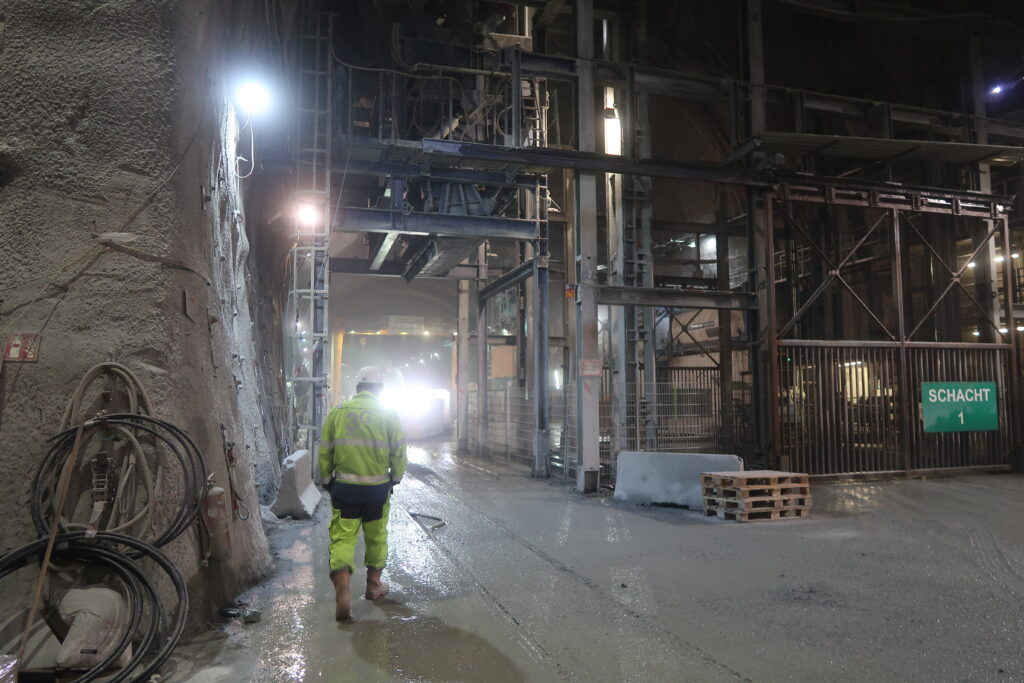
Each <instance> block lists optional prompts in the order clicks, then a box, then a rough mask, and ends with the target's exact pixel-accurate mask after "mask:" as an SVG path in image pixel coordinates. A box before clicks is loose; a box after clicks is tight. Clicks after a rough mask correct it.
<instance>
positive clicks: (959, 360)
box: [758, 181, 1021, 475]
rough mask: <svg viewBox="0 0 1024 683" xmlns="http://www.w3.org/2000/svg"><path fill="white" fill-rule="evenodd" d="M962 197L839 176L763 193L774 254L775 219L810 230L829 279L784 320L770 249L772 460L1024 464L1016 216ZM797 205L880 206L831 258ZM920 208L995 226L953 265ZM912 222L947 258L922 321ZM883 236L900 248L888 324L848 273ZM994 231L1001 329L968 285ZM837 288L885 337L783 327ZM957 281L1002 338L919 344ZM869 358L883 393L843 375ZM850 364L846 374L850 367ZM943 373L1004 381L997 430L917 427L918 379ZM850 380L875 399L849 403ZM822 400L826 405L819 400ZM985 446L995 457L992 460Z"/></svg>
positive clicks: (816, 468)
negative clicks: (883, 187)
mask: <svg viewBox="0 0 1024 683" xmlns="http://www.w3.org/2000/svg"><path fill="white" fill-rule="evenodd" d="M805 188H807V189H805ZM965 194H966V193H946V192H943V191H935V190H930V189H927V188H920V189H914V190H900V191H897V192H895V193H878V194H874V193H873V191H867V192H866V191H865V189H864V188H858V187H857V186H856V185H855V184H851V185H846V184H841V183H833V182H831V181H830V182H827V183H824V182H821V181H819V182H817V183H809V184H805V185H802V186H801V189H800V190H799V191H797V192H794V191H792V186H790V185H780V186H779V187H778V188H777V191H775V192H769V193H765V195H764V201H765V206H766V210H765V212H764V224H763V226H762V229H763V232H764V245H765V248H767V249H769V250H770V252H771V251H774V248H775V247H774V245H775V244H776V239H777V237H778V236H779V234H780V233H779V231H778V230H777V227H778V226H779V225H781V226H782V227H783V228H786V229H788V231H789V233H790V234H791V235H796V236H799V237H801V238H803V241H804V242H805V243H806V245H807V246H808V247H809V248H810V250H811V251H812V252H814V254H816V256H817V258H818V259H820V263H821V264H822V265H823V266H824V269H825V277H824V278H823V279H822V281H821V283H820V284H819V285H818V286H817V287H816V288H815V289H814V291H813V292H811V294H810V295H809V296H808V297H807V298H806V299H805V300H804V301H803V302H802V304H800V305H799V306H797V305H796V303H795V301H794V308H795V310H794V311H793V313H792V315H791V316H790V317H789V318H788V319H785V320H780V319H779V318H778V309H779V306H778V301H777V294H776V260H775V259H774V258H772V256H771V253H769V255H768V257H767V258H766V265H767V271H768V272H767V274H766V277H765V280H766V283H767V285H766V286H767V297H766V298H767V305H766V306H765V307H764V308H763V309H762V310H761V311H760V314H761V315H762V316H766V317H767V321H766V323H767V324H766V325H765V326H764V328H763V330H764V334H763V335H762V337H761V338H760V339H759V340H758V344H759V346H760V347H761V349H762V352H763V355H762V362H764V363H765V364H766V366H767V368H768V392H767V400H768V405H769V411H770V424H769V430H770V431H769V443H770V454H771V460H772V464H773V466H776V467H780V468H782V469H789V468H790V467H793V466H794V465H795V466H797V467H798V468H800V469H808V470H810V471H811V472H812V473H814V474H819V475H838V474H851V473H856V472H857V471H861V470H858V469H857V468H858V467H861V468H868V469H867V470H863V471H888V472H892V471H896V470H901V469H902V470H903V471H907V472H910V471H914V470H931V469H935V468H936V467H970V466H976V467H988V468H999V467H1006V466H1009V465H1010V464H1017V465H1019V463H1014V459H1015V458H1016V457H1018V454H1017V449H1018V441H1019V439H1020V432H1021V430H1020V429H1019V426H1018V425H1016V424H1015V418H1014V416H1015V415H1016V414H1017V411H1018V409H1019V406H1020V398H1019V388H1018V386H1017V375H1018V373H1019V361H1018V353H1019V350H1018V342H1017V341H1016V340H1015V336H1014V335H1013V334H1012V332H1011V330H1012V329H1013V320H1014V318H1013V311H1014V297H1015V292H1014V285H1013V282H1014V280H1013V274H1012V264H1011V261H1012V259H1010V258H1009V255H1010V253H1011V249H1010V229H1009V219H1008V216H1007V213H1006V210H1007V208H1008V206H1009V201H1008V200H1007V198H1004V197H993V196H988V195H977V194H973V193H972V194H970V195H969V196H965ZM886 195H888V196H886ZM800 202H803V203H805V204H814V203H819V204H820V203H827V204H833V205H837V206H849V207H859V208H865V209H867V210H879V211H881V215H879V216H878V217H877V218H876V219H875V220H874V221H872V222H871V223H870V225H869V226H868V228H867V229H866V231H865V232H864V234H863V235H862V236H861V237H860V238H859V239H858V240H857V241H856V243H855V244H854V245H853V246H852V247H851V248H849V249H848V250H847V251H846V253H845V254H842V256H841V257H840V258H839V259H838V260H835V259H834V258H833V257H830V256H829V255H828V254H827V253H825V251H824V250H823V249H822V248H821V247H820V245H819V244H818V243H817V242H816V240H815V239H814V238H813V237H812V236H811V234H810V231H809V230H808V229H807V228H806V226H804V225H803V224H802V223H801V222H800V221H799V220H798V219H797V218H796V217H795V216H794V215H793V211H792V210H791V208H790V207H791V205H792V204H797V203H800ZM911 207H916V208H911ZM924 213H932V214H945V215H948V216H969V217H971V218H975V219H978V218H980V219H985V221H986V223H987V225H986V229H985V231H984V233H983V235H984V237H983V238H981V239H979V240H977V244H976V246H975V248H974V250H973V251H972V252H971V253H970V255H969V256H968V258H967V260H966V261H965V262H964V265H963V266H962V267H960V268H958V269H956V270H954V269H953V268H951V267H950V266H949V265H948V263H946V260H945V259H944V258H943V257H942V256H941V254H940V253H939V250H938V249H936V247H935V246H934V245H933V244H932V243H931V242H930V241H929V240H928V239H926V237H925V235H924V234H923V233H922V231H921V230H919V229H918V228H917V226H915V225H914V223H913V221H912V218H913V216H914V215H919V214H924ZM776 216H778V218H776ZM780 220H781V223H779V221H780ZM907 225H908V226H910V228H911V231H912V232H913V233H914V234H916V235H917V237H918V238H919V239H920V240H921V242H922V244H923V246H924V248H925V250H926V252H927V254H928V258H929V260H930V261H932V260H933V261H934V262H935V263H937V264H938V265H940V266H941V267H942V269H943V270H944V271H945V273H946V274H948V276H949V280H948V282H947V283H945V285H944V287H943V289H942V291H941V292H940V293H939V294H938V296H937V297H936V299H935V301H933V302H932V304H931V306H930V307H929V308H928V310H927V312H926V313H925V314H924V315H923V316H922V317H921V319H920V320H917V321H916V323H915V321H914V320H913V319H910V318H908V316H907V311H906V301H907V281H906V278H907V275H908V273H907V272H906V271H907V265H906V263H907V261H906V253H905V249H906V239H905V236H906V235H907V233H906V232H905V231H904V230H903V227H904V226H907ZM879 234H886V235H887V236H888V239H889V240H890V244H891V249H892V251H891V255H892V258H891V261H890V263H891V268H892V274H893V281H892V287H893V290H892V291H893V300H894V302H895V307H896V326H895V329H892V328H891V327H890V326H887V325H886V324H885V323H884V322H883V320H882V317H883V315H882V313H881V312H880V311H878V310H877V308H873V307H872V306H871V305H869V303H868V302H865V301H864V300H863V299H862V297H860V296H859V295H858V294H857V292H856V290H855V288H854V287H853V286H852V285H851V283H850V282H849V281H848V280H847V279H846V278H845V277H844V274H843V271H844V268H847V267H848V265H849V264H850V263H851V262H852V260H853V259H854V258H855V256H856V255H857V252H858V250H859V249H861V247H862V245H864V244H865V243H866V242H867V241H868V240H869V238H871V237H872V236H874V235H879ZM993 238H997V239H998V240H999V245H1000V248H1001V249H1002V253H1003V254H1004V258H1003V259H1002V266H1003V268H1002V275H1003V282H1004V288H1003V292H1002V297H1001V299H1000V301H1001V304H1002V315H1003V319H1004V322H1003V326H1002V327H1001V326H1000V324H999V322H998V320H996V319H995V318H994V316H993V314H992V312H991V311H989V310H986V309H985V307H984V306H982V305H981V304H980V303H979V301H978V300H977V298H976V297H975V296H973V295H972V294H971V292H970V291H969V290H968V289H967V288H966V286H965V285H964V284H963V282H962V276H963V274H964V272H965V271H966V270H967V268H968V264H969V263H974V262H975V259H977V258H978V257H979V254H981V253H982V251H983V250H984V249H985V247H986V246H987V245H988V244H989V242H990V240H992V239H993ZM990 253H991V252H990ZM790 276H791V277H792V274H791V275H790ZM836 285H839V286H841V287H842V288H843V289H844V290H845V291H846V292H848V293H849V294H850V295H851V297H852V298H853V300H854V301H855V302H856V303H857V305H858V306H859V307H860V308H862V309H863V310H864V311H865V312H866V313H867V314H868V315H869V317H870V318H871V319H872V320H873V321H874V322H875V323H876V324H877V325H878V326H879V328H880V329H881V330H882V331H883V332H884V334H885V335H886V336H887V337H888V340H887V341H881V342H880V341H850V340H824V339H792V338H789V337H788V336H787V335H789V334H790V333H791V332H793V330H794V329H795V328H796V326H797V325H798V324H799V323H800V321H801V320H802V319H804V318H805V317H806V315H807V313H808V311H810V310H811V309H812V307H813V306H814V304H815V303H816V302H818V301H819V300H820V298H821V297H822V295H823V294H824V293H825V292H826V291H827V290H828V289H829V288H830V287H834V286H836ZM958 286H959V287H960V289H961V290H962V291H963V292H964V293H965V294H966V296H967V298H968V300H969V301H970V302H971V303H972V305H973V306H974V307H976V308H977V309H978V310H979V311H980V312H981V313H982V316H983V319H984V320H986V321H987V322H988V323H989V325H991V327H992V329H993V331H994V333H995V334H998V335H999V338H1000V339H1001V341H999V342H997V343H955V342H920V341H914V336H915V335H916V334H917V333H918V332H919V331H920V330H921V328H922V326H923V325H924V323H925V322H926V321H927V320H929V319H930V317H931V316H932V315H933V313H935V311H936V309H937V308H938V306H939V305H940V304H941V303H942V302H943V301H944V300H945V299H946V297H947V296H948V294H949V293H950V292H951V291H952V290H953V289H954V288H956V287H958ZM815 349H816V351H815ZM979 354H982V355H979ZM984 354H988V355H984ZM865 364H866V365H867V366H869V367H870V368H871V370H870V371H871V372H872V373H876V374H875V375H873V376H877V377H878V378H879V379H878V380H877V381H879V382H882V383H887V384H886V387H887V389H886V390H887V391H888V392H889V393H888V394H885V393H878V390H877V389H876V388H875V387H874V385H873V384H872V383H871V382H869V381H868V377H867V375H865V376H864V377H859V378H856V379H850V378H849V377H847V378H846V379H842V378H838V379H837V376H836V373H837V372H838V371H839V370H844V368H860V367H861V366H863V365H865ZM801 368H802V369H801ZM836 368H838V369H839V370H837V369H836ZM865 370H867V368H865ZM844 372H847V374H849V373H850V372H852V371H848V370H844ZM808 377H810V378H813V379H808ZM935 379H946V380H950V381H955V380H962V381H968V380H970V381H979V380H980V379H987V380H994V381H997V383H998V384H999V391H1000V396H1001V405H1000V415H1001V429H1000V430H999V431H998V432H995V433H992V435H990V436H986V435H985V434H981V435H978V434H975V435H974V436H969V435H959V434H953V435H949V434H943V435H934V434H933V435H925V434H923V433H922V432H921V430H920V428H919V420H920V414H919V411H920V408H919V405H918V401H917V399H916V398H915V396H916V390H915V388H914V387H915V386H917V384H918V383H919V382H921V381H926V380H935ZM808 382H809V383H808ZM844 382H845V384H844ZM850 382H853V383H854V385H856V384H857V383H858V382H859V383H860V384H861V385H862V386H855V387H854V390H856V391H862V392H865V393H867V394H870V395H871V396H875V397H877V398H872V399H869V400H868V401H866V402H865V404H864V405H863V406H862V407H860V408H857V406H852V405H851V404H849V403H848V402H847V400H846V399H843V398H842V397H843V396H845V395H846V394H845V392H846V389H844V388H843V387H844V386H846V385H848V384H849V383H850ZM796 392H800V393H802V394H803V395H805V397H806V398H805V399H804V403H806V404H807V405H809V406H810V407H811V409H810V411H809V412H807V413H799V409H798V408H797V407H796V406H797V404H796V403H795V401H796V399H795V398H794V394H795V393H796ZM812 396H813V397H815V398H814V399H813V400H812V399H811V398H809V397H812ZM837 397H840V398H837ZM872 400H874V401H876V402H877V401H881V402H882V403H884V405H872V404H870V401H872ZM815 401H817V402H819V403H820V405H814V402H815ZM786 406H790V407H789V408H787V407H786ZM786 410H789V411H793V410H796V411H797V413H795V414H791V413H785V414H784V411H786ZM794 415H796V416H795V417H794ZM864 425H871V426H872V428H871V429H865V427H864ZM871 432H874V433H871ZM886 434H888V436H887V437H886V436H885V435H886ZM815 435H816V436H815ZM883 437H884V438H883ZM808 439H810V440H809V441H808ZM877 439H882V440H881V441H877V443H878V445H877V446H870V444H871V443H874V441H873V440H877ZM986 454H988V456H993V454H995V455H994V456H993V457H987V456H986ZM794 460H795V461H796V462H794ZM851 468H852V469H851Z"/></svg>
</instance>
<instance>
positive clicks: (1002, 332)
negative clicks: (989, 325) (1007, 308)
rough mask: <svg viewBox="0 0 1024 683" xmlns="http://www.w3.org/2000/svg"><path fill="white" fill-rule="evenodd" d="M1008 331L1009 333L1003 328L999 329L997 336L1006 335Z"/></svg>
mask: <svg viewBox="0 0 1024 683" xmlns="http://www.w3.org/2000/svg"><path fill="white" fill-rule="evenodd" d="M1009 331H1010V330H1008V329H1006V328H1005V327H1000V328H999V334H1006V333H1007V332H1009Z"/></svg>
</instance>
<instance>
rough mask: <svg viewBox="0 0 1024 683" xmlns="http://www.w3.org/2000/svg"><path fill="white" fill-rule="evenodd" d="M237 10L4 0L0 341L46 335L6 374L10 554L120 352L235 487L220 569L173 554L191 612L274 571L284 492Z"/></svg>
mask: <svg viewBox="0 0 1024 683" xmlns="http://www.w3.org/2000/svg"><path fill="white" fill-rule="evenodd" d="M234 5H235V3H216V2H213V0H183V1H180V2H175V1H172V0H164V1H161V0H105V1H100V0H62V2H39V1H38V0H3V2H0V25H2V26H4V28H5V30H4V31H3V40H2V43H0V93H2V95H0V340H4V339H6V338H7V337H8V336H9V335H10V334H13V333H35V334H39V335H41V344H40V348H39V360H38V362H35V363H6V364H4V366H3V368H2V373H0V444H2V446H0V471H2V472H3V476H0V516H2V517H3V519H4V520H5V523H4V524H3V525H2V526H0V549H3V548H8V547H11V546H14V545H18V544H21V543H23V542H25V541H28V540H30V539H31V538H33V537H34V532H33V530H32V525H31V522H30V519H29V514H28V504H29V492H28V486H27V482H28V481H30V478H31V476H32V473H33V471H34V468H35V466H36V462H37V461H38V459H39V458H40V457H41V455H42V453H43V452H44V451H43V449H44V447H45V446H44V444H45V440H46V439H47V438H48V437H50V436H51V435H52V434H53V433H54V431H55V430H56V428H57V426H58V423H59V421H60V416H61V412H62V410H63V407H64V403H65V401H66V400H67V396H68V395H69V393H70V392H71V391H72V390H73V389H74V387H75V386H76V384H77V382H78V381H79V379H80V378H81V376H82V375H83V374H84V373H85V371H86V370H87V369H88V368H89V367H91V366H92V365H94V364H96V363H99V362H101V361H105V360H116V361H118V362H121V363H123V364H125V365H128V366H130V367H131V368H133V369H134V370H135V371H136V373H137V374H138V375H139V376H140V378H141V379H142V381H143V382H144V383H145V384H146V386H147V388H148V389H149V391H150V394H151V397H152V399H153V403H154V407H155V412H156V414H157V415H158V416H160V417H162V418H164V419H167V420H170V421H172V422H174V423H176V424H177V425H179V426H181V427H183V428H184V429H185V430H187V431H188V433H189V434H190V435H191V436H192V437H193V439H195V441H196V442H197V444H198V445H199V447H200V449H201V450H202V452H203V454H204V457H205V459H206V465H207V469H208V471H209V472H211V473H213V474H214V477H215V481H216V483H217V484H218V485H220V486H223V487H224V488H226V489H229V490H234V492H235V493H236V494H237V496H238V498H239V500H238V502H239V504H240V506H239V509H238V511H237V514H235V515H233V516H232V523H231V548H230V551H229V552H228V553H227V556H226V558H225V559H224V560H223V561H221V562H219V563H214V564H213V565H211V566H210V567H202V566H201V564H200V558H199V555H200V550H199V544H198V535H197V533H195V532H190V533H187V534H184V535H183V536H182V537H180V538H178V539H177V540H176V541H174V542H173V543H172V544H171V545H170V546H168V547H167V548H165V550H166V551H167V552H168V554H169V555H170V557H171V558H172V559H173V560H174V561H175V562H176V563H177V564H178V566H179V567H180V568H181V569H182V571H183V573H184V574H185V575H186V577H187V578H188V579H189V587H190V590H191V591H192V595H193V605H195V606H197V607H196V608H195V611H196V612H197V616H202V614H198V613H199V612H210V611H212V610H213V609H215V608H216V605H217V604H218V603H221V602H223V601H224V600H225V599H227V598H228V597H230V596H232V595H234V594H235V593H237V592H238V591H239V590H240V589H241V588H242V587H243V586H244V585H246V584H248V583H251V582H252V581H254V580H256V579H257V578H258V577H260V576H261V575H263V574H264V573H265V572H266V571H267V570H268V569H269V567H270V564H271V557H270V552H269V550H268V546H267V542H266V539H265V537H264V534H263V530H262V528H261V524H260V514H259V506H258V500H257V497H258V494H257V491H256V486H255V482H256V481H257V480H259V481H260V482H261V483H262V489H263V490H262V491H261V493H262V496H263V498H264V499H265V500H266V499H267V498H268V497H270V496H272V495H273V489H274V486H275V482H276V476H277V469H276V468H277V463H278V462H279V458H280V455H281V454H279V453H278V452H277V451H278V448H277V447H276V446H273V445H271V444H272V443H273V437H271V438H270V439H268V436H267V435H268V434H273V433H274V425H273V424H272V420H273V417H272V415H271V414H269V412H268V411H267V410H266V409H265V406H266V405H267V404H268V403H267V402H268V401H269V400H270V398H269V397H270V396H271V395H273V392H274V391H275V388H274V387H273V386H268V384H269V383H268V382H266V381H264V379H265V378H266V377H268V376H270V375H269V374H268V370H267V368H265V367H262V366H261V365H260V364H259V362H258V361H257V358H258V357H257V351H256V346H257V344H256V339H255V338H256V336H257V334H266V333H267V331H265V330H260V331H259V332H257V331H256V328H255V327H254V325H253V317H252V314H251V311H250V296H251V295H252V294H253V292H251V291H250V287H251V278H250V273H249V272H248V263H249V242H248V239H247V235H246V224H245V212H244V210H243V206H242V190H241V187H240V181H239V179H238V178H237V176H236V169H235V161H236V156H237V154H236V149H235V145H236V138H237V136H238V133H239V131H238V123H237V118H236V115H235V112H234V111H233V110H232V108H231V105H230V98H229V97H228V84H227V80H226V69H225V68H224V67H223V65H222V64H223V57H222V50H223V46H224V45H225V42H224V41H226V40H228V39H229V38H230V35H231V34H229V31H228V30H227V29H228V28H229V27H230V28H231V29H235V28H237V26H233V25H230V22H229V21H227V19H228V18H227V17H225V16H221V15H222V14H224V13H226V12H227V11H228V9H227V8H228V7H232V6H234ZM232 11H233V10H232ZM231 19H232V20H234V19H237V17H231ZM110 232H121V233H130V234H131V235H133V236H134V241H132V242H130V243H129V244H127V246H128V247H130V248H131V249H132V250H135V253H127V252H125V251H122V250H116V249H111V248H105V247H104V246H103V245H102V244H101V243H100V240H99V239H97V236H98V235H101V234H105V233H110ZM276 400H279V397H278V398H277V399H276ZM227 450H231V451H232V453H233V455H234V456H235V457H236V458H237V464H236V465H235V466H234V467H233V468H232V471H231V474H230V475H229V473H228V467H227V458H226V451H227ZM229 476H230V478H229ZM229 487H230V488H229ZM246 512H247V513H248V514H246Z"/></svg>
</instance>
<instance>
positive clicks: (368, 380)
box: [356, 366, 384, 384]
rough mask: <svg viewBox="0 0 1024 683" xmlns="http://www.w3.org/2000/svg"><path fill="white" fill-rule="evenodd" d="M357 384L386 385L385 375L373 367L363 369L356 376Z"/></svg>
mask: <svg viewBox="0 0 1024 683" xmlns="http://www.w3.org/2000/svg"><path fill="white" fill-rule="evenodd" d="M356 384H384V373H383V372H381V369H380V368H375V367H372V366H371V367H365V368H361V369H360V370H359V374H358V375H356Z"/></svg>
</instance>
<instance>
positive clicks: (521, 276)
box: [479, 259, 534, 302]
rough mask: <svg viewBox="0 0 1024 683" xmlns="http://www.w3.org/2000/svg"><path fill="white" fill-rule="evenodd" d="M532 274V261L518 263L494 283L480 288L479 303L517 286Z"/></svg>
mask: <svg viewBox="0 0 1024 683" xmlns="http://www.w3.org/2000/svg"><path fill="white" fill-rule="evenodd" d="M533 273H534V262H533V259H530V260H529V261H526V262H524V263H520V264H519V265H518V266H516V267H515V268H513V269H512V270H510V271H508V272H507V273H505V274H504V275H502V276H501V277H499V278H498V279H497V280H495V281H494V282H491V283H490V284H488V285H487V286H486V287H481V288H480V294H479V297H480V301H481V302H483V301H487V300H488V299H490V298H492V297H493V296H495V295H496V294H498V293H500V292H502V291H503V290H506V289H508V288H509V287H512V286H513V285H517V284H519V283H520V282H522V281H523V280H525V279H526V278H528V277H530V276H531V275H533Z"/></svg>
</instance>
